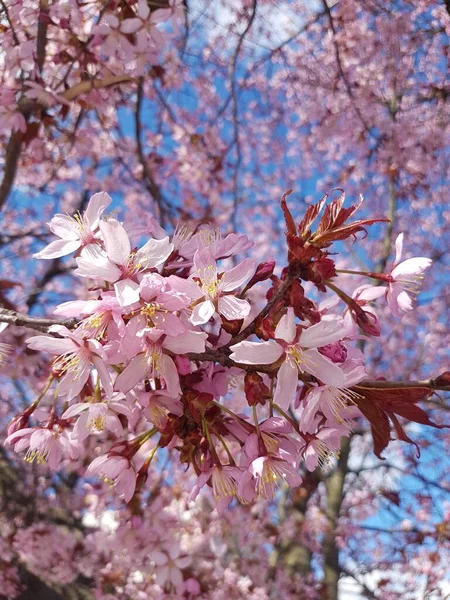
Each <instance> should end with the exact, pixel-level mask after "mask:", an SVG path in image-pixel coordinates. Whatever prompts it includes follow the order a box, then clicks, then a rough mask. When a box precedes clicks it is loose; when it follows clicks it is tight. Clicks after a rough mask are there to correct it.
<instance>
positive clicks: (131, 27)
mask: <svg viewBox="0 0 450 600" xmlns="http://www.w3.org/2000/svg"><path fill="white" fill-rule="evenodd" d="M141 28H142V21H141V20H140V19H125V20H124V21H123V22H122V25H121V26H120V31H121V32H122V33H135V32H136V31H139V29H141Z"/></svg>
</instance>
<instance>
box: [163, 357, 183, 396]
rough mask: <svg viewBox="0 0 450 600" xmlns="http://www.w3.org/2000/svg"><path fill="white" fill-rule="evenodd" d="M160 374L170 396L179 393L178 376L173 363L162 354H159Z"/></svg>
mask: <svg viewBox="0 0 450 600" xmlns="http://www.w3.org/2000/svg"><path fill="white" fill-rule="evenodd" d="M161 375H162V377H163V379H164V382H165V384H166V388H167V391H168V393H169V394H170V396H172V397H177V396H179V395H180V394H181V387H180V378H179V376H178V371H177V368H176V366H175V363H174V362H173V360H172V359H171V358H170V356H167V354H163V355H162V356H161Z"/></svg>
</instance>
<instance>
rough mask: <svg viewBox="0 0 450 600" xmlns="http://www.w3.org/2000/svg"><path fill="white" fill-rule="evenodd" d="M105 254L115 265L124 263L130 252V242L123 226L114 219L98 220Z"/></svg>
mask: <svg viewBox="0 0 450 600" xmlns="http://www.w3.org/2000/svg"><path fill="white" fill-rule="evenodd" d="M100 231H101V232H102V237H103V241H104V242H105V248H106V254H107V255H108V258H109V259H110V260H112V261H113V262H114V263H116V265H126V264H127V261H128V257H129V256H130V253H131V243H130V240H129V238H128V234H127V232H126V231H125V228H124V227H123V226H122V225H121V224H120V223H119V221H117V220H116V219H108V221H101V222H100Z"/></svg>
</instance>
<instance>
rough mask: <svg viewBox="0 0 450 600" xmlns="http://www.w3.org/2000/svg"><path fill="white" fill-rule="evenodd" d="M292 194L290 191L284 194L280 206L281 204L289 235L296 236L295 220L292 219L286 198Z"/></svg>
mask: <svg viewBox="0 0 450 600" xmlns="http://www.w3.org/2000/svg"><path fill="white" fill-rule="evenodd" d="M291 192H292V190H288V191H287V192H286V193H285V194H283V197H282V198H281V203H280V204H281V210H282V211H283V215H284V220H285V222H286V229H287V231H288V233H290V234H292V235H295V233H296V229H295V223H294V219H293V218H292V215H291V211H290V210H289V208H288V205H287V202H286V198H287V197H288V196H289V194H290V193H291Z"/></svg>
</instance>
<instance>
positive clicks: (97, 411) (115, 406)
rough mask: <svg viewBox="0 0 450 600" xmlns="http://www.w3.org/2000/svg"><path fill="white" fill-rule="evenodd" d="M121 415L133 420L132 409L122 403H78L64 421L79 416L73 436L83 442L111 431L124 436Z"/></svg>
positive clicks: (63, 417) (67, 411) (64, 415)
mask: <svg viewBox="0 0 450 600" xmlns="http://www.w3.org/2000/svg"><path fill="white" fill-rule="evenodd" d="M119 414H122V415H125V416H126V417H127V418H131V414H130V409H129V408H128V406H126V404H122V403H121V402H77V403H76V404H73V405H72V406H70V407H69V408H68V409H67V410H66V411H65V412H64V413H63V415H62V417H61V418H62V419H71V418H72V417H76V416H78V419H77V422H76V424H75V426H74V428H73V436H74V438H75V439H77V440H78V441H80V442H82V441H83V440H84V439H86V438H87V437H88V435H90V434H91V433H102V432H103V431H105V430H108V431H110V432H111V433H113V434H114V435H116V436H117V437H119V436H120V435H122V434H123V427H122V423H121V422H120V419H119V416H118V415H119Z"/></svg>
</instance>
